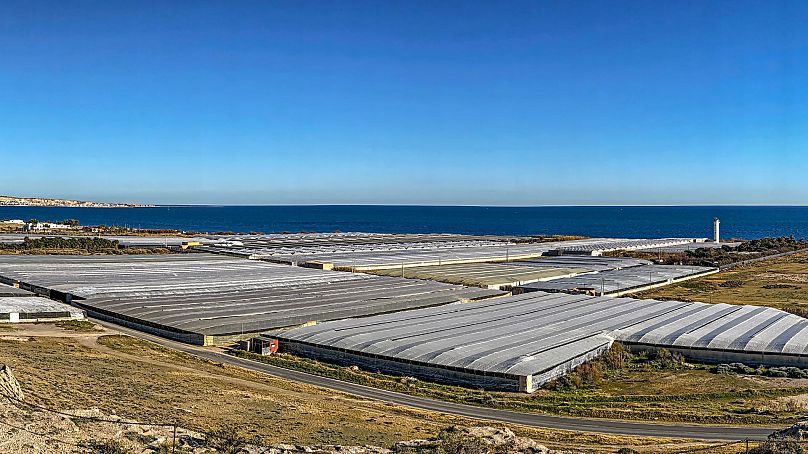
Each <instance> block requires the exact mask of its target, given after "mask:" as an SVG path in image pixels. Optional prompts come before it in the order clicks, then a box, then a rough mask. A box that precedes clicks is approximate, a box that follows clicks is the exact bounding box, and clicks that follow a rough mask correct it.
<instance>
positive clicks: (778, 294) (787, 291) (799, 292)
mask: <svg viewBox="0 0 808 454" xmlns="http://www.w3.org/2000/svg"><path fill="white" fill-rule="evenodd" d="M727 282H729V284H727ZM634 296H635V297H637V298H655V299H671V300H681V301H700V302H704V303H727V304H751V305H756V306H769V307H774V308H777V309H782V310H785V311H788V312H791V313H794V314H797V315H802V316H806V315H808V253H806V252H802V253H798V254H794V255H791V256H786V257H780V258H777V259H772V260H764V261H761V262H757V263H754V264H751V265H746V266H743V267H738V268H735V269H732V270H728V271H722V272H720V273H717V274H713V275H710V276H707V277H704V278H701V279H694V280H691V281H687V282H682V283H680V284H675V285H670V286H667V287H661V288H658V289H654V290H649V291H647V292H642V293H638V294H636V295H634Z"/></svg>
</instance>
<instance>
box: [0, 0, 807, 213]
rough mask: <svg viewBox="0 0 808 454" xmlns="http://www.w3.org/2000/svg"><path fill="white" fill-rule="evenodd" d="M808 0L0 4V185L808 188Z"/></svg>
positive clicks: (284, 191)
mask: <svg viewBox="0 0 808 454" xmlns="http://www.w3.org/2000/svg"><path fill="white" fill-rule="evenodd" d="M806 23H808V2H803V1H793V2H778V1H760V2H747V1H724V2H722V1H694V2H688V1H677V2H662V1H659V2H654V1H636V2H634V1H626V2H622V1H620V2H618V1H615V2H593V1H585V2H577V1H557V2H550V1H530V2H473V1H458V2H435V1H423V2H420V1H407V2H385V1H368V2H359V1H344V2H342V1H335V2H322V1H316V2H306V1H289V2H269V1H255V2H248V1H228V2H225V1H221V2H208V1H172V2H164V1H156V2H148V1H136V2H115V1H113V2H110V1H70V0H60V1H54V2H46V1H32V2H31V1H19V2H17V1H8V0H7V1H4V2H2V3H0V194H11V195H41V196H51V197H70V198H80V199H91V200H116V201H117V200H120V201H138V202H154V203H212V204H289V203H306V204H308V203H391V204H398V203H404V204H479V205H551V204H808V27H806V26H805V24H806Z"/></svg>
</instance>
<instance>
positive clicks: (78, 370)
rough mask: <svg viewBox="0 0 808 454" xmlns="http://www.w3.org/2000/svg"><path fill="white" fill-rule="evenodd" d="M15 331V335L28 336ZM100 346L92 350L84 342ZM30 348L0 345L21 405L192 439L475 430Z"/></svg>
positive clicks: (636, 441) (197, 363)
mask: <svg viewBox="0 0 808 454" xmlns="http://www.w3.org/2000/svg"><path fill="white" fill-rule="evenodd" d="M20 328H21V329H20V330H19V331H18V332H16V333H15V335H16V334H19V333H22V334H24V333H25V327H24V326H22V327H20ZM39 329H41V327H40V328H39ZM66 335H72V336H77V335H78V334H76V333H74V334H70V333H66ZM19 337H21V338H22V337H25V336H19ZM96 338H97V340H98V344H94V343H93V342H90V341H88V340H87V339H90V340H93V339H96ZM26 339H28V340H27V341H26V342H21V341H18V340H12V339H5V340H3V339H0V362H5V363H8V364H11V365H12V366H13V367H14V369H15V372H16V374H17V377H18V379H19V380H20V382H21V383H22V386H23V388H24V390H25V391H26V397H27V398H30V399H35V401H36V402H38V403H40V404H42V405H46V406H49V407H53V408H60V409H65V410H69V409H83V408H98V409H99V410H100V411H102V412H103V413H105V414H109V415H119V416H122V417H126V418H132V419H136V420H139V421H145V422H166V421H167V422H175V421H176V422H177V423H179V424H180V425H181V426H183V427H186V428H189V429H201V430H204V429H210V428H214V427H224V426H226V425H228V424H241V425H244V426H246V428H245V430H246V432H245V433H246V434H247V435H248V436H250V437H256V438H257V439H260V440H261V441H262V442H264V443H297V444H316V443H326V444H330V443H335V444H375V445H380V446H391V445H392V444H393V443H394V442H396V441H400V440H408V439H417V438H426V437H429V436H432V435H434V434H436V433H438V432H439V431H440V430H441V429H442V428H444V427H446V426H449V425H453V424H459V425H466V426H468V425H479V424H480V422H479V421H474V420H469V419H466V418H459V417H451V416H445V415H438V414H435V413H430V412H425V411H421V410H416V409H411V408H406V407H400V406H397V405H392V404H385V403H382V402H378V401H370V400H366V399H360V398H356V397H353V396H350V395H346V394H342V393H338V392H332V391H329V390H324V389H321V388H316V387H312V386H308V385H304V384H300V383H296V382H290V381H286V380H282V379H277V378H273V377H270V376H267V375H265V374H260V373H255V372H250V371H246V370H244V369H240V368H236V367H230V366H224V365H221V364H217V363H213V362H209V361H204V360H201V359H198V358H196V357H193V356H191V355H187V354H183V353H179V352H175V351H173V350H169V349H166V348H163V347H160V346H157V345H155V344H152V343H149V342H144V341H140V340H137V339H133V338H130V337H126V336H108V335H106V336H101V337H98V334H97V333H92V334H87V336H86V339H82V338H77V337H65V338H62V337H44V336H32V337H28V338H26ZM493 425H495V426H499V427H502V425H498V424H493ZM511 429H514V430H515V431H516V432H517V433H518V434H520V435H522V436H528V437H531V438H534V439H536V440H538V441H539V442H541V443H542V444H545V445H547V446H549V447H551V448H552V447H555V448H570V447H575V448H578V449H583V450H586V451H592V452H603V451H612V452H613V451H615V450H616V449H617V448H618V447H620V446H635V447H638V448H645V449H650V448H654V449H653V450H654V452H656V451H658V450H667V451H676V450H677V449H680V448H681V446H691V444H690V443H689V442H685V441H675V440H659V439H651V438H637V437H621V436H609V435H599V434H578V433H574V432H567V431H557V430H544V429H536V428H527V427H511ZM657 448H658V449H657Z"/></svg>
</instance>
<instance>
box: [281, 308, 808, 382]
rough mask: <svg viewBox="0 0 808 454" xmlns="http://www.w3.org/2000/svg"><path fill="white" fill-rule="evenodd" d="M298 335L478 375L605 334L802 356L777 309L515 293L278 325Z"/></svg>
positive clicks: (790, 321) (801, 338)
mask: <svg viewBox="0 0 808 454" xmlns="http://www.w3.org/2000/svg"><path fill="white" fill-rule="evenodd" d="M276 336H277V337H278V338H280V339H281V341H282V343H283V342H298V343H303V344H309V345H315V346H318V347H325V348H330V349H336V350H340V351H346V352H351V353H355V354H359V355H364V356H372V357H378V358H385V359H388V360H393V361H402V362H406V363H412V364H423V365H429V366H433V367H439V368H447V369H454V370H462V371H465V372H471V373H477V374H483V375H489V374H490V375H501V376H525V375H538V374H541V373H544V372H546V371H548V370H550V369H553V368H556V367H559V366H563V365H564V364H571V363H572V362H573V361H575V360H576V359H577V358H581V357H583V356H585V355H587V354H589V353H590V352H593V351H596V350H598V349H602V348H603V347H604V346H608V345H610V344H611V342H612V341H613V340H620V341H623V342H626V343H636V344H642V345H652V346H656V347H698V348H703V349H714V350H721V351H739V352H743V353H754V354H763V353H766V354H770V353H774V354H792V355H808V320H805V319H803V318H801V317H798V316H796V315H792V314H788V313H786V312H783V311H779V310H776V309H770V308H763V307H756V306H732V305H726V304H717V305H710V304H704V303H689V302H664V301H656V300H636V299H629V298H609V297H590V296H582V295H568V294H560V293H555V294H549V293H543V292H536V293H528V294H522V295H517V296H512V297H507V298H497V299H492V300H484V301H477V302H473V303H467V304H453V305H449V306H442V307H434V308H426V309H418V310H412V311H406V312H399V313H394V314H386V315H380V316H374V317H367V318H357V319H348V320H340V321H335V322H328V323H322V324H319V325H316V326H307V327H301V328H296V329H293V330H290V331H286V332H282V333H277V334H276Z"/></svg>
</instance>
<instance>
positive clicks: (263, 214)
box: [0, 205, 808, 239]
mask: <svg viewBox="0 0 808 454" xmlns="http://www.w3.org/2000/svg"><path fill="white" fill-rule="evenodd" d="M716 217H717V218H720V219H721V235H722V238H725V239H729V238H738V239H755V238H762V237H767V236H792V235H793V236H794V237H797V238H803V239H805V238H808V206H541V207H489V206H409V205H407V206H401V205H395V206H389V205H305V206H289V205H283V206H276V205H272V206H265V205H262V206H157V207H149V208H62V207H0V219H22V220H29V219H38V220H40V221H61V220H64V219H77V220H79V221H80V222H81V224H82V225H109V226H113V225H114V226H122V227H130V228H148V229H179V230H184V231H194V232H235V233H248V232H260V233H278V232H338V231H339V232H377V233H464V234H492V235H547V234H564V235H585V236H601V237H626V238H660V237H712V222H713V218H716Z"/></svg>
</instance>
